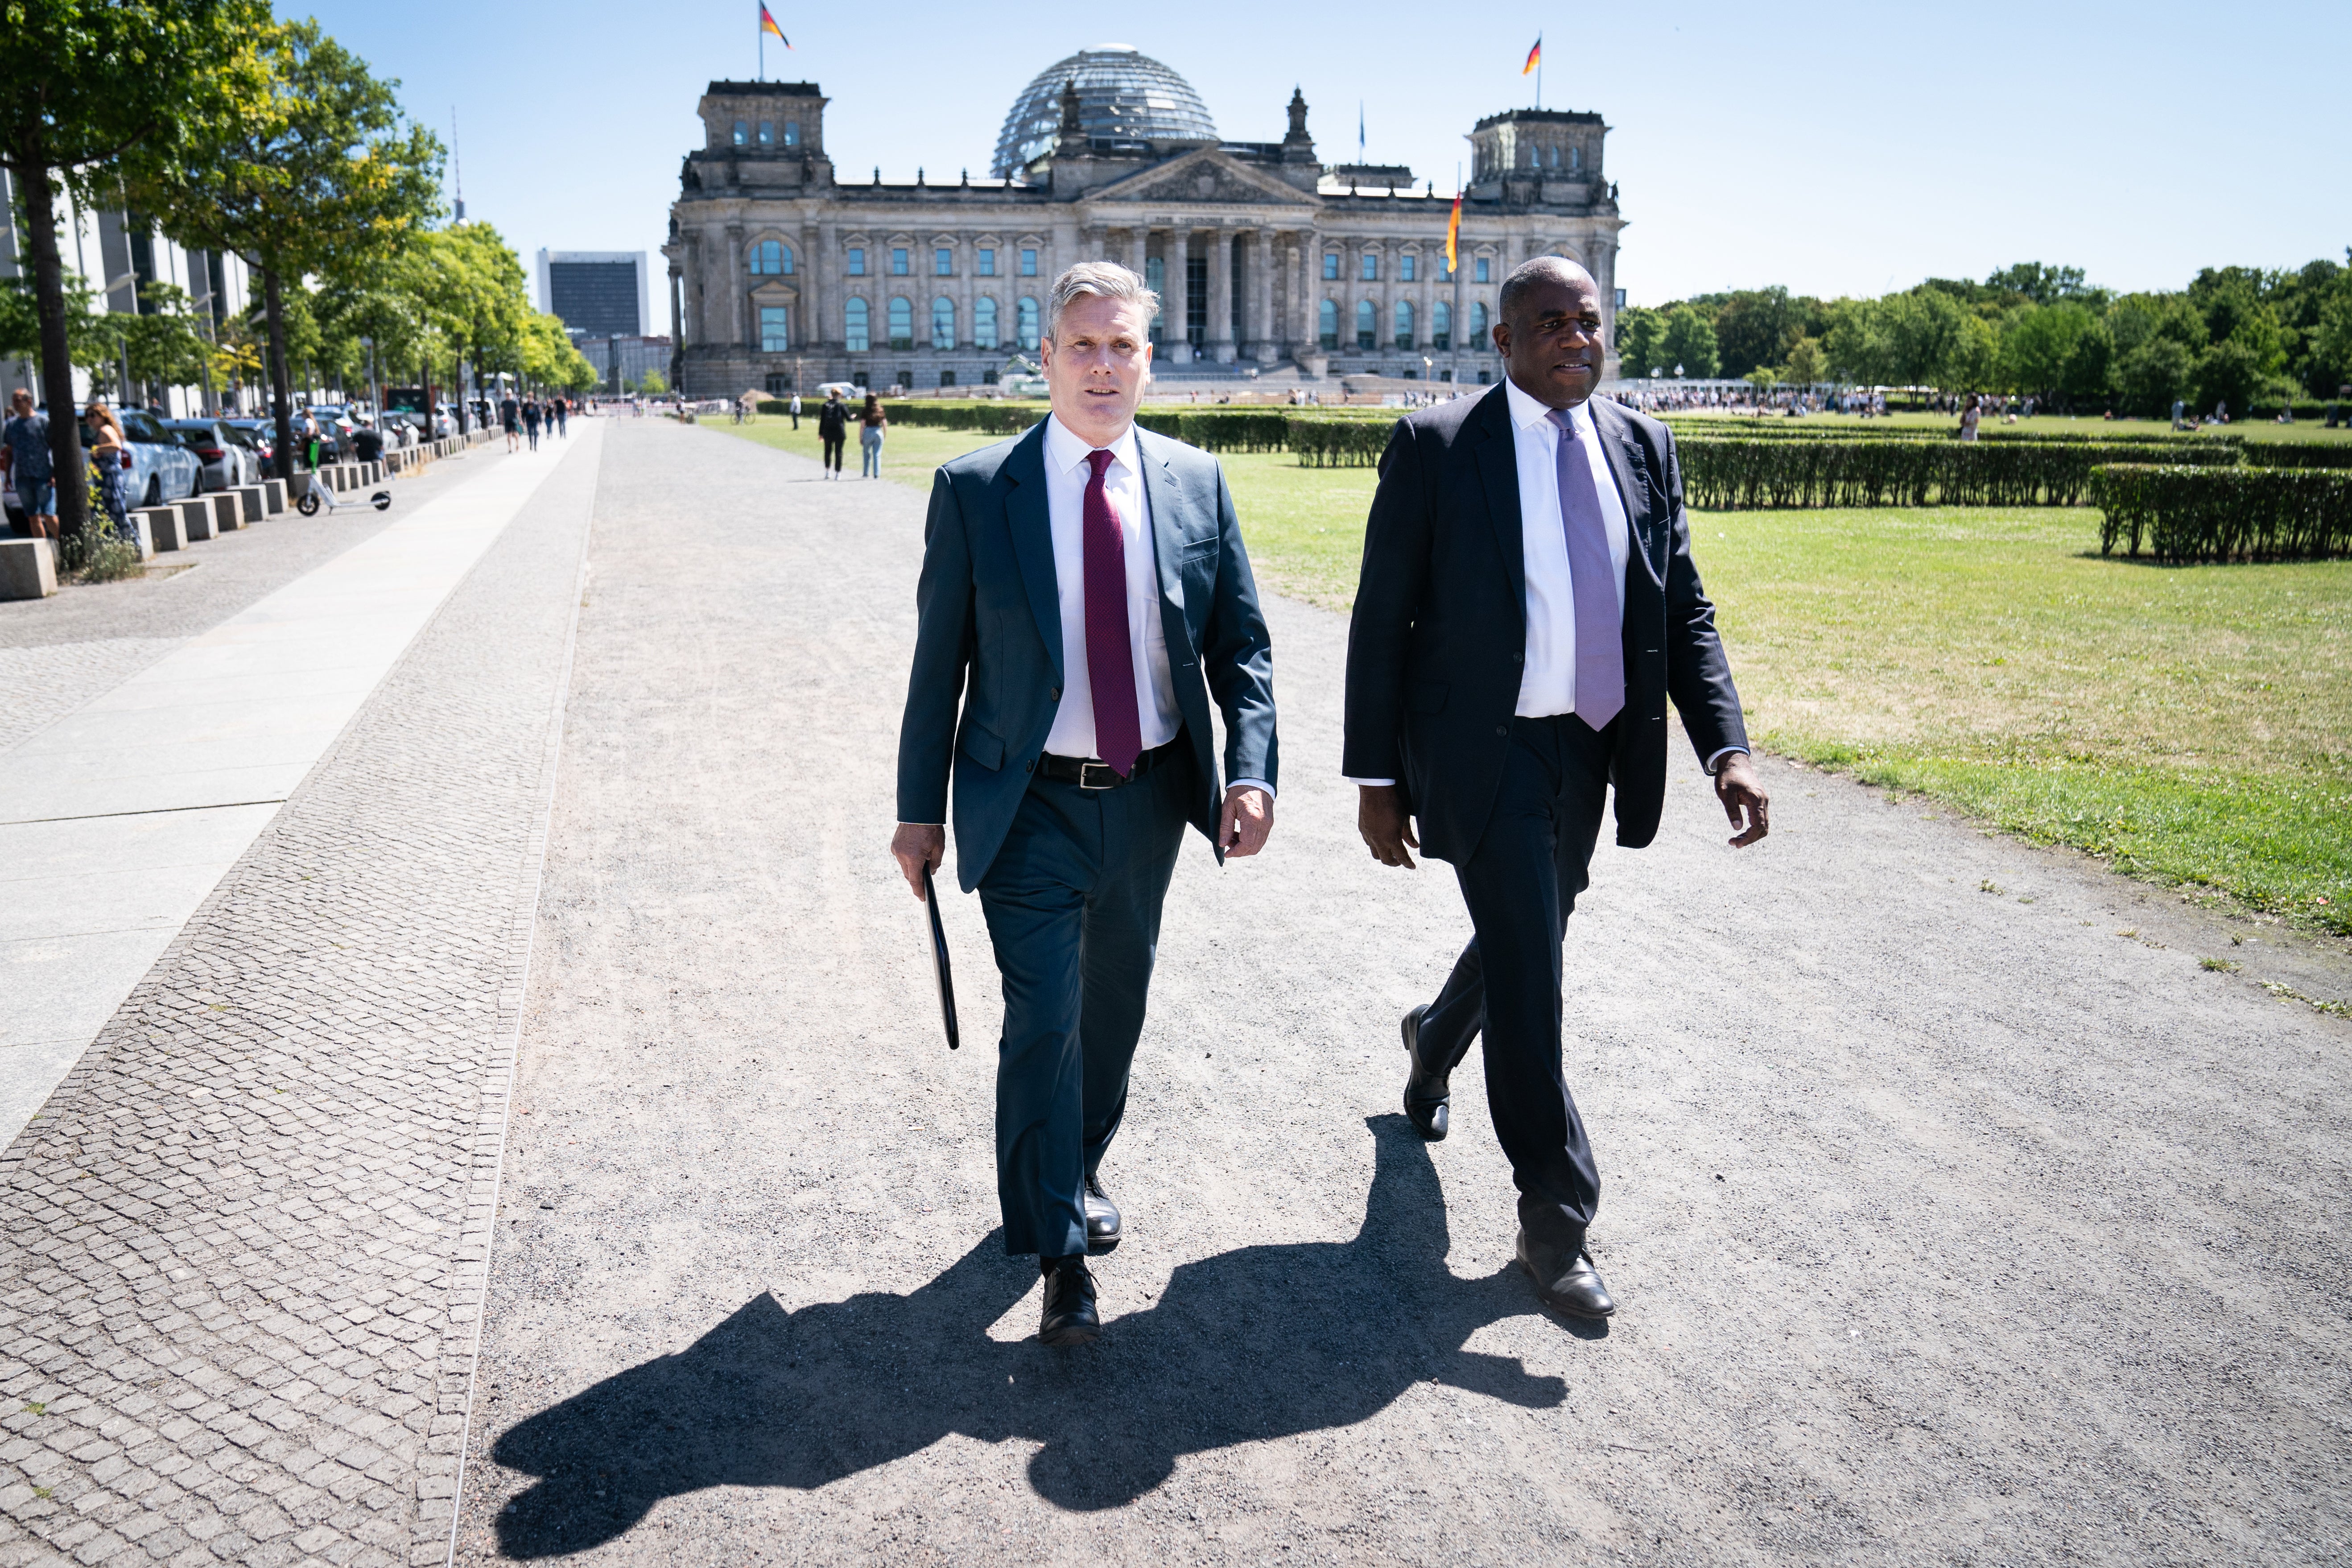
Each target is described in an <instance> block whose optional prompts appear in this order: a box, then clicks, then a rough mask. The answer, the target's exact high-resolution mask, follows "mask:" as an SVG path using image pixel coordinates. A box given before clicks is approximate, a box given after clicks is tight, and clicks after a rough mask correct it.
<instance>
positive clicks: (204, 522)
mask: <svg viewBox="0 0 2352 1568" xmlns="http://www.w3.org/2000/svg"><path fill="white" fill-rule="evenodd" d="M173 505H174V506H176V507H178V508H179V510H180V536H181V537H182V538H183V539H185V540H186V541H187V542H189V543H191V544H194V543H196V542H199V541H202V540H206V539H210V538H211V537H212V536H213V509H212V505H211V503H210V502H208V501H201V500H184V501H175V502H173Z"/></svg>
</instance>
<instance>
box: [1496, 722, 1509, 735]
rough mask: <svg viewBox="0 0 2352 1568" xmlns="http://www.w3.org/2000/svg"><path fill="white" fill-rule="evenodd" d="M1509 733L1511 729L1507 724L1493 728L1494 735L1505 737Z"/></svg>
mask: <svg viewBox="0 0 2352 1568" xmlns="http://www.w3.org/2000/svg"><path fill="white" fill-rule="evenodd" d="M1510 732H1511V727H1510V726H1509V725H1508V724H1497V725H1496V726H1495V733H1496V734H1497V735H1507V734H1509V733H1510Z"/></svg>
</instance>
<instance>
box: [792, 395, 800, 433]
mask: <svg viewBox="0 0 2352 1568" xmlns="http://www.w3.org/2000/svg"><path fill="white" fill-rule="evenodd" d="M800 427H801V395H800V394H799V393H797V392H795V393H793V429H795V430H797V429H799V428H800Z"/></svg>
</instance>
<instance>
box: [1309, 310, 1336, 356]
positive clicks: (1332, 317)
mask: <svg viewBox="0 0 2352 1568" xmlns="http://www.w3.org/2000/svg"><path fill="white" fill-rule="evenodd" d="M1315 340H1316V342H1319V343H1321V344H1322V345H1323V346H1324V347H1325V348H1327V349H1336V348H1338V347H1339V301H1338V300H1324V301H1323V302H1322V303H1321V304H1320V305H1318V306H1316V307H1315Z"/></svg>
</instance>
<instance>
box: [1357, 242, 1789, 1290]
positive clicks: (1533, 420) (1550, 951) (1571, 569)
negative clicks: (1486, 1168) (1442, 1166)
mask: <svg viewBox="0 0 2352 1568" xmlns="http://www.w3.org/2000/svg"><path fill="white" fill-rule="evenodd" d="M1501 305H1502V309H1501V310H1500V311H1499V312H1498V315H1499V316H1500V321H1498V322H1497V324H1496V327H1495V330H1494V338H1495V347H1496V351H1497V352H1498V353H1500V354H1501V355H1502V356H1503V362H1504V370H1505V373H1506V374H1505V379H1504V381H1503V383H1502V384H1500V385H1498V386H1496V388H1495V389H1494V390H1493V391H1491V392H1489V393H1486V395H1483V396H1480V397H1477V398H1475V399H1472V398H1462V399H1458V400H1456V401H1454V402H1452V403H1448V404H1443V405H1439V406H1437V407H1435V408H1431V409H1427V410H1425V411H1423V412H1421V413H1418V414H1414V415H1412V416H1409V417H1407V418H1405V419H1403V420H1401V421H1399V422H1398V425H1397V427H1396V431H1395V433H1394V434H1393V435H1392V436H1391V437H1390V440H1389V445H1388V449H1387V451H1386V452H1385V453H1384V454H1383V455H1382V456H1381V479H1380V486H1379V489H1377V490H1376V491H1375V493H1374V495H1373V499H1372V510H1371V516H1370V521H1369V524H1368V526H1367V528H1366V531H1365V536H1364V563H1363V573H1362V577H1361V579H1360V584H1359V585H1358V587H1357V590H1356V611H1355V619H1354V623H1353V625H1352V626H1350V628H1349V637H1348V697H1347V739H1346V750H1345V753H1344V758H1343V761H1342V763H1341V765H1342V767H1343V769H1344V771H1345V772H1346V773H1347V774H1348V776H1349V779H1351V780H1352V781H1353V782H1354V783H1355V784H1357V785H1358V786H1359V798H1358V803H1357V825H1358V827H1359V829H1360V831H1361V833H1362V834H1363V837H1364V842H1365V844H1366V845H1367V846H1368V847H1370V850H1371V852H1372V855H1373V857H1374V858H1377V859H1378V860H1380V861H1381V863H1382V864H1384V865H1389V866H1402V867H1407V868H1410V867H1411V866H1412V853H1411V851H1412V850H1413V849H1416V848H1421V849H1424V852H1425V853H1427V854H1428V855H1430V856H1431V857H1433V858H1436V859H1441V860H1450V861H1452V862H1453V863H1454V876H1455V878H1456V879H1457V880H1458V881H1459V882H1460V884H1461V888H1462V898H1463V901H1464V903H1465V904H1466V905H1467V906H1468V908H1469V911H1470V921H1471V925H1472V927H1473V928H1474V929H1475V933H1476V934H1475V935H1474V936H1473V937H1472V938H1471V940H1470V943H1469V945H1468V946H1467V947H1465V949H1464V950H1463V952H1462V954H1461V956H1460V957H1459V958H1458V959H1457V960H1456V961H1455V963H1454V972H1453V973H1452V974H1451V975H1450V976H1449V977H1448V978H1447V980H1446V982H1445V984H1444V988H1443V989H1442V990H1440V991H1439V992H1438V994H1437V998H1436V1000H1435V1001H1433V1002H1431V1003H1429V1004H1428V1005H1424V1006H1419V1007H1415V1008H1413V1009H1412V1011H1411V1012H1409V1013H1407V1014H1406V1015H1405V1016H1404V1022H1403V1033H1404V1046H1405V1052H1406V1056H1407V1058H1408V1062H1409V1067H1408V1073H1407V1078H1406V1080H1405V1090H1404V1105H1405V1111H1406V1114H1407V1115H1409V1116H1410V1117H1411V1118H1412V1121H1413V1124H1414V1126H1416V1127H1417V1128H1419V1129H1420V1131H1421V1133H1422V1136H1423V1137H1424V1138H1429V1139H1432V1140H1435V1139H1439V1138H1443V1137H1444V1136H1445V1130H1446V1120H1447V1100H1448V1094H1449V1089H1448V1078H1449V1075H1450V1074H1451V1073H1452V1072H1453V1070H1454V1067H1455V1065H1456V1064H1458V1063H1459V1062H1460V1061H1461V1059H1462V1058H1463V1056H1464V1055H1465V1053H1466V1052H1467V1051H1468V1050H1469V1048H1470V1044H1471V1042H1472V1040H1474V1039H1475V1038H1476V1037H1478V1036H1479V1035H1480V1034H1481V1033H1482V1032H1483V1033H1484V1035H1485V1038H1486V1103H1487V1108H1488V1110H1489V1111H1490V1112H1491V1113H1492V1115H1493V1117H1494V1121H1495V1133H1496V1139H1497V1140H1498V1141H1499V1142H1501V1144H1502V1146H1503V1152H1504V1153H1505V1154H1506V1155H1507V1156H1508V1157H1509V1159H1510V1162H1511V1175H1512V1179H1513V1181H1514V1182H1515V1183H1516V1184H1517V1187H1518V1190H1519V1244H1518V1252H1519V1261H1520V1265H1521V1267H1523V1268H1525V1269H1526V1270H1527V1272H1528V1274H1529V1275H1530V1276H1531V1277H1532V1278H1533V1279H1534V1280H1535V1282H1536V1290H1537V1293H1538V1295H1539V1296H1540V1297H1541V1298H1542V1299H1543V1300H1545V1301H1546V1302H1547V1303H1549V1304H1550V1305H1551V1306H1553V1307H1555V1308H1557V1309H1559V1310H1562V1311H1565V1312H1569V1313H1571V1314H1574V1315H1577V1316H1580V1317H1587V1318H1605V1317H1607V1316H1609V1315H1610V1314H1611V1313H1612V1312H1613V1311H1615V1310H1616V1303H1615V1301H1614V1300H1612V1298H1611V1296H1610V1294H1609V1289H1608V1286H1607V1285H1606V1284H1604V1283H1603V1282H1602V1280H1601V1275H1600V1272H1599V1270H1598V1269H1596V1268H1594V1267H1593V1264H1592V1258H1591V1253H1590V1251H1589V1250H1588V1249H1587V1247H1586V1237H1585V1233H1586V1229H1587V1227H1588V1226H1591V1223H1592V1220H1593V1217H1594V1215H1597V1214H1598V1213H1599V1211H1600V1206H1601V1173H1600V1170H1599V1168H1598V1167H1597V1166H1596V1165H1595V1164H1594V1163H1593V1158H1592V1148H1591V1143H1590V1142H1589V1141H1588V1140H1587V1138H1586V1136H1585V1131H1584V1123H1583V1120H1582V1119H1581V1118H1580V1116H1579V1115H1578V1114H1577V1110H1576V1101H1575V1100H1574V1098H1573V1097H1572V1096H1570V1093H1569V1091H1568V1084H1567V1080H1566V1079H1565V1078H1563V1077H1562V1075H1561V1071H1560V1023H1561V1014H1562V1006H1563V1004H1562V995H1563V966H1562V962H1561V952H1560V950H1561V944H1562V942H1563V941H1564V939H1565V937H1566V935H1567V930H1568V916H1569V912H1570V910H1573V909H1574V908H1575V907H1576V895H1577V894H1579V893H1580V892H1582V891H1583V890H1584V888H1585V885H1586V870H1587V868H1588V867H1589V865H1590V864H1591V858H1592V847H1593V844H1594V841H1595V840H1596V839H1597V838H1598V837H1599V836H1600V832H1601V810H1602V807H1603V805H1604V804H1605V802H1606V798H1607V795H1608V792H1609V787H1610V786H1611V785H1612V784H1613V785H1615V787H1616V792H1617V842H1618V843H1619V844H1621V845H1623V846H1625V847H1628V848H1633V849H1639V848H1641V847H1643V846H1645V845H1647V844H1648V843H1649V842H1650V840H1651V839H1652V838H1653V837H1655V836H1656V833H1657V830H1658V817H1659V814H1660V812H1661V811H1662V810H1663V809H1664V802H1665V786H1666V701H1667V699H1668V698H1669V697H1671V698H1672V699H1673V700H1674V705H1675V709H1676V710H1677V711H1678V712H1679V713H1680V714H1681V716H1682V721H1683V728H1684V730H1685V731H1686V732H1687V733H1688V735H1689V737H1690V740H1691V743H1692V744H1693V745H1694V746H1695V747H1696V749H1697V752H1698V757H1699V761H1700V763H1701V764H1702V765H1703V766H1705V768H1706V771H1707V772H1708V773H1712V774H1714V775H1715V791H1716V795H1717V798H1718V799H1719V800H1720V801H1721V802H1722V804H1723V808H1724V811H1725V812H1726V814H1727V816H1729V817H1730V819H1731V825H1732V826H1733V827H1734V828H1735V829H1737V830H1738V837H1735V838H1733V839H1732V840H1731V842H1732V844H1733V846H1734V847H1746V846H1748V845H1749V844H1753V843H1755V842H1756V841H1757V840H1758V839H1759V838H1761V837H1764V835H1765V833H1766V831H1767V829H1768V825H1769V818H1768V816H1767V813H1768V810H1769V802H1768V801H1767V799H1766V798H1765V795H1764V790H1763V786H1762V784H1760V783H1759V780H1758V778H1757V775H1756V770H1755V767H1754V765H1753V764H1752V763H1750V762H1749V760H1748V732H1747V730H1746V729H1745V727H1744V726H1743V725H1742V724H1741V722H1740V717H1739V694H1738V691H1736V690H1735V689H1733V687H1732V683H1731V668H1730V666H1729V664H1728V663H1727V661H1726V660H1725V658H1724V655H1723V644H1722V642H1721V640H1720V639H1719V638H1718V637H1717V635H1716V630H1715V606H1714V605H1711V604H1709V603H1708V602H1707V598H1706V592H1705V591H1704V590H1703V589H1702V588H1701V587H1700V585H1699V580H1698V570H1697V568H1696V566H1694V565H1693V564H1692V563H1691V553H1690V529H1689V525H1688V523H1687V522H1686V521H1685V518H1684V515H1683V490H1682V474H1681V470H1680V468H1678V467H1677V465H1676V463H1675V444H1674V437H1672V436H1671V435H1670V434H1668V432H1667V430H1666V427H1665V426H1664V425H1663V424H1661V423H1660V422H1658V421H1657V420H1654V419H1651V418H1648V417H1646V416H1643V415H1640V414H1635V413H1633V412H1631V411H1630V410H1627V409H1625V408H1622V407H1620V406H1619V405H1616V404H1614V403H1610V402H1606V401H1602V402H1594V401H1591V397H1592V392H1593V389H1594V388H1595V387H1597V386H1598V385H1599V384H1600V382H1601V365H1602V363H1604V360H1605V357H1606V351H1605V347H1604V345H1603V343H1602V342H1601V291H1600V289H1599V288H1598V287H1597V286H1596V285H1595V284H1594V282H1593V280H1592V279H1591V276H1590V275H1588V274H1587V273H1586V272H1585V270H1584V269H1583V268H1580V267H1578V266H1577V265H1576V264H1575V263H1573V262H1570V261H1566V260H1562V259H1561V258H1558V257H1538V258H1536V259H1535V260H1533V261H1530V262H1528V263H1527V264H1526V265H1525V266H1523V267H1521V268H1517V270H1516V271H1514V272H1513V273H1512V274H1511V276H1510V277H1509V278H1508V279H1505V281H1504V284H1503V292H1502V300H1501ZM1743 817H1744V818H1745V820H1744V821H1743ZM1413 819H1417V820H1418V821H1419V822H1420V825H1421V833H1420V837H1417V838H1416V837H1414V835H1413V831H1412V820H1413Z"/></svg>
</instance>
